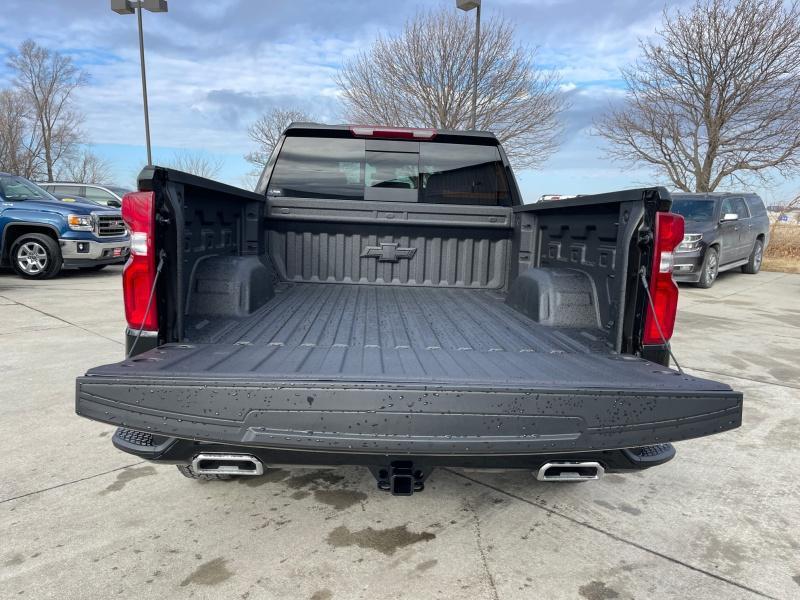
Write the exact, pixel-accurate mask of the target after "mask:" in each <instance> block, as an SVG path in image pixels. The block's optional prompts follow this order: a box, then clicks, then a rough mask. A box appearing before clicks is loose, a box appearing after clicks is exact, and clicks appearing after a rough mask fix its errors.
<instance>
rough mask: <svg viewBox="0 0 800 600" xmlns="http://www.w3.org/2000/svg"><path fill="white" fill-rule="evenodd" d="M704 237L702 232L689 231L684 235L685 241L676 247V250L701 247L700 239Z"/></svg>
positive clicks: (688, 250) (682, 250)
mask: <svg viewBox="0 0 800 600" xmlns="http://www.w3.org/2000/svg"><path fill="white" fill-rule="evenodd" d="M702 239H703V234H702V233H687V234H686V235H684V236H683V241H682V242H681V243H680V244H678V247H677V248H675V252H692V251H693V250H697V249H698V248H700V240H702Z"/></svg>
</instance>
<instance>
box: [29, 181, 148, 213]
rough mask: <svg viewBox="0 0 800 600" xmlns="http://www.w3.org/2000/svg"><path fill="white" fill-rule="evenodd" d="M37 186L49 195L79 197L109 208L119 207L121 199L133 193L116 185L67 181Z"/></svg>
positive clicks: (49, 182) (50, 182)
mask: <svg viewBox="0 0 800 600" xmlns="http://www.w3.org/2000/svg"><path fill="white" fill-rule="evenodd" d="M39 186H40V187H43V188H44V189H46V190H47V191H48V192H50V193H51V194H59V195H66V196H79V197H82V198H86V199H88V200H91V201H92V202H94V203H96V204H102V205H105V206H109V207H111V208H119V207H121V206H122V197H123V196H124V195H125V194H127V193H128V192H132V191H133V190H129V189H127V188H123V187H119V186H116V185H97V184H95V183H74V182H69V181H48V182H47V183H40V184H39Z"/></svg>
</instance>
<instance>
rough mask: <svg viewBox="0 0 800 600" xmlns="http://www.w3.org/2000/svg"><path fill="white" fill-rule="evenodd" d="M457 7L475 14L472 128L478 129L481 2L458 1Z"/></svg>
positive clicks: (473, 0) (479, 0)
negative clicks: (473, 11) (472, 11)
mask: <svg viewBox="0 0 800 600" xmlns="http://www.w3.org/2000/svg"><path fill="white" fill-rule="evenodd" d="M456 6H457V7H458V8H460V9H461V10H463V11H464V12H469V11H471V10H472V9H473V8H475V9H477V10H476V12H475V56H474V57H473V59H472V116H471V119H470V120H471V122H472V128H473V129H475V128H476V127H477V125H476V121H477V118H478V117H477V115H478V55H479V52H480V47H481V0H456Z"/></svg>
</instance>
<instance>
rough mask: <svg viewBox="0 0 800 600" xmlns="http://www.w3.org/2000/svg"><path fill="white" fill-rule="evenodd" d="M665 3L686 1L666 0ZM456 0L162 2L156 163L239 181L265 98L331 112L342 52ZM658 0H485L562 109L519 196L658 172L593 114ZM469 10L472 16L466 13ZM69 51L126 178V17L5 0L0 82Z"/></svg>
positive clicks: (614, 90)
mask: <svg viewBox="0 0 800 600" xmlns="http://www.w3.org/2000/svg"><path fill="white" fill-rule="evenodd" d="M668 4H669V5H670V6H674V5H680V4H686V2H669V3H668ZM436 6H446V7H451V6H452V8H453V10H454V11H455V10H456V8H455V1H454V0H394V1H392V2H389V1H386V0H268V1H267V0H170V2H169V13H167V14H152V13H145V14H144V20H145V46H146V51H147V76H148V77H147V79H148V91H149V99H150V124H151V134H152V140H153V145H154V159H155V162H156V163H158V162H166V161H167V160H169V158H170V157H172V156H173V155H174V154H175V153H176V152H180V151H182V150H189V151H192V152H204V153H206V154H208V155H209V156H212V157H214V158H215V159H217V160H220V161H222V163H223V167H222V170H221V172H220V175H219V178H220V179H223V180H225V181H227V182H229V183H233V184H235V185H245V184H246V183H247V179H246V175H247V173H248V172H249V171H250V166H249V165H248V163H247V162H245V160H244V159H243V155H244V154H245V153H247V152H248V151H251V150H253V147H252V144H251V142H250V140H249V139H248V137H247V133H246V131H247V126H248V125H249V124H250V123H251V122H252V121H254V120H255V119H256V118H257V116H258V115H259V113H261V112H263V111H264V110H266V109H268V108H270V107H272V106H280V105H293V106H298V107H300V108H302V109H304V110H306V111H308V112H309V113H311V114H314V115H315V116H317V117H318V118H319V119H320V120H324V121H326V122H340V121H341V120H342V117H341V114H340V106H339V102H338V99H337V88H336V86H335V84H334V75H335V73H336V71H337V69H338V68H339V66H340V65H341V63H342V61H343V60H345V59H346V58H347V57H349V56H352V55H353V54H354V53H356V52H357V51H358V50H359V49H363V48H366V47H368V45H369V43H370V41H371V40H373V39H374V38H375V36H376V35H377V34H379V33H392V32H395V31H397V30H398V29H399V28H401V26H402V24H403V22H404V20H405V19H407V18H408V17H409V16H411V15H413V13H414V12H415V11H416V10H418V9H420V8H426V7H436ZM663 6H664V2H663V1H652V0H604V1H602V2H599V1H595V0H484V2H483V7H484V8H483V16H484V18H490V17H491V16H492V15H497V14H502V15H503V16H505V17H507V18H509V19H511V20H512V21H513V23H514V24H515V25H516V28H517V37H518V41H519V42H520V43H522V44H527V45H530V46H533V47H537V48H538V58H537V61H538V63H539V64H540V66H541V67H542V68H546V69H555V70H557V71H558V72H559V73H560V76H561V79H562V81H563V89H564V90H565V92H566V93H567V94H568V95H569V97H570V102H571V108H570V109H569V111H568V112H567V113H566V114H565V115H564V119H565V136H564V142H563V145H562V147H561V149H560V150H559V152H558V153H557V154H556V155H554V156H553V157H552V158H551V160H550V161H549V162H548V163H547V164H546V165H544V167H543V168H542V169H540V170H538V171H524V172H520V173H518V177H519V179H520V183H521V187H522V190H523V194H524V196H525V198H526V200H527V201H531V200H533V199H535V198H538V196H540V195H541V194H549V193H562V194H576V193H593V192H600V191H608V190H612V189H619V188H625V187H634V186H638V185H646V184H652V183H663V182H657V181H656V180H654V178H653V177H652V176H651V174H650V173H648V172H647V171H637V170H631V169H625V168H623V167H622V166H621V165H616V164H614V163H611V162H609V161H608V160H607V159H605V158H604V153H603V144H602V142H601V140H600V139H598V138H597V137H595V136H593V135H591V125H592V121H593V119H595V118H596V117H597V115H599V114H601V113H602V111H603V110H604V109H606V108H607V107H608V106H609V104H610V103H613V102H615V101H618V100H619V98H620V97H621V95H622V93H623V92H622V86H621V82H620V79H619V69H620V67H621V66H623V65H625V64H627V63H629V62H630V61H632V60H634V59H635V58H636V56H637V54H638V46H637V40H638V39H639V38H643V37H647V36H649V35H652V34H653V31H654V29H655V27H656V26H657V25H658V23H659V21H660V17H661V10H662V8H663ZM471 14H474V13H471ZM26 38H32V39H34V40H35V41H37V42H38V43H39V44H42V45H45V46H47V47H49V48H53V49H58V50H59V51H61V52H64V53H67V54H69V55H70V56H72V57H74V59H75V60H76V62H77V63H78V64H79V65H80V66H81V67H82V68H84V69H85V70H86V71H88V73H89V74H90V76H91V80H90V84H89V85H88V86H87V87H85V88H83V89H81V90H80V91H79V93H78V94H77V96H76V99H77V102H78V104H79V105H80V108H81V109H82V110H83V112H84V113H85V115H86V121H85V126H84V129H85V130H86V133H87V134H88V138H89V140H90V141H91V142H92V144H93V147H94V151H95V152H96V153H98V154H100V155H101V156H103V157H105V158H107V159H109V161H110V162H111V163H112V164H113V167H114V173H115V176H116V178H117V181H118V183H121V184H131V183H132V182H133V181H134V179H135V175H136V173H137V172H138V170H139V168H140V167H141V166H142V165H143V164H144V162H145V158H146V155H145V151H144V129H143V124H142V111H141V88H140V80H139V62H138V60H139V59H138V45H137V38H136V19H135V17H134V16H119V15H116V14H115V13H113V12H111V10H110V8H109V1H108V0H5V2H4V3H3V9H2V11H0V87H3V86H4V85H7V82H8V80H9V77H10V74H9V72H8V69H7V68H6V66H5V60H4V57H5V56H6V55H7V54H8V53H9V52H10V51H12V50H13V49H14V48H15V47H16V46H17V45H18V44H19V43H20V42H21V41H23V40H24V39H26ZM757 190H758V191H759V192H760V193H761V194H762V195H763V196H764V197H765V199H766V200H767V201H768V202H771V201H778V200H781V199H783V198H785V197H786V196H788V195H790V194H792V193H794V192H796V191H798V190H800V179H799V180H794V181H785V180H777V181H775V182H774V183H772V184H770V185H769V186H762V187H759V188H758V189H757Z"/></svg>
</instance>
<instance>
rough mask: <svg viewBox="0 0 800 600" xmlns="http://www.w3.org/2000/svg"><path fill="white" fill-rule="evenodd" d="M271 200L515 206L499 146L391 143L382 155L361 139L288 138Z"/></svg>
mask: <svg viewBox="0 0 800 600" xmlns="http://www.w3.org/2000/svg"><path fill="white" fill-rule="evenodd" d="M373 148H375V149H373ZM406 150H408V151H406ZM267 194H268V195H271V196H280V197H289V198H332V199H342V200H364V199H366V200H381V201H399V202H424V203H429V204H470V205H483V206H510V205H511V193H510V189H509V184H508V177H507V174H506V168H505V167H504V165H503V163H502V160H501V158H500V152H499V150H498V148H497V147H496V146H478V145H471V144H445V143H437V142H410V143H408V144H403V143H400V144H393V145H392V146H391V148H387V149H386V150H382V149H380V148H379V147H373V146H370V149H367V143H366V140H363V139H346V138H311V137H287V138H286V140H285V141H284V143H283V147H282V148H281V150H280V153H279V154H278V159H277V161H276V163H275V169H274V170H273V172H272V177H271V179H270V182H269V185H268V186H267Z"/></svg>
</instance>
